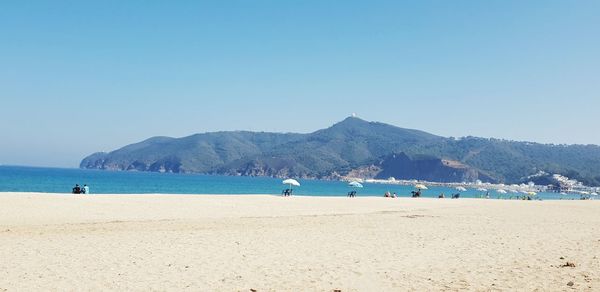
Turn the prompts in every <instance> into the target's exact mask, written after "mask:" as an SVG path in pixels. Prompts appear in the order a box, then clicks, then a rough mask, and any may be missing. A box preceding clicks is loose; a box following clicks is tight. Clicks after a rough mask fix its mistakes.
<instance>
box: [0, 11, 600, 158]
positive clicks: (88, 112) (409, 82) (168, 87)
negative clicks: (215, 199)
mask: <svg viewBox="0 0 600 292" xmlns="http://www.w3.org/2000/svg"><path fill="white" fill-rule="evenodd" d="M599 15H600V1H595V0H593V1H583V0H582V1H580V0H578V1H567V0H565V1H552V0H541V1H521V0H519V1H475V0H473V1H446V0H440V1H360V2H359V1H346V0H345V1H322V0H318V1H275V0H273V1H212V2H210V1H2V2H0V101H1V103H0V164H20V165H41V166H67V167H75V166H77V165H78V163H79V161H80V159H81V158H83V157H84V156H86V155H87V154H90V153H92V152H96V151H108V150H113V149H115V148H118V147H121V146H123V145H125V144H129V143H133V142H137V141H139V140H142V139H145V138H148V137H151V136H156V135H164V136H174V137H180V136H187V135H189V134H193V133H198V132H205V131H218V130H241V129H243V130H264V131H291V132H311V131H314V130H316V129H319V128H324V127H327V126H329V125H331V124H333V123H334V122H337V121H339V120H342V119H343V118H345V117H346V116H348V115H350V114H351V113H353V112H356V113H357V114H358V116H359V117H362V118H364V119H366V120H375V121H381V122H386V123H391V124H394V125H397V126H401V127H406V128H416V129H421V130H425V131H428V132H432V133H434V134H438V135H443V136H466V135H474V136H482V137H498V138H507V139H515V140H528V141H537V142H554V143H581V144H600V134H599V130H598V126H599V125H600V114H599V112H600V17H599Z"/></svg>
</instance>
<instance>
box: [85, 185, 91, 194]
mask: <svg viewBox="0 0 600 292" xmlns="http://www.w3.org/2000/svg"><path fill="white" fill-rule="evenodd" d="M83 193H84V194H89V193H90V187H88V185H85V184H84V185H83Z"/></svg>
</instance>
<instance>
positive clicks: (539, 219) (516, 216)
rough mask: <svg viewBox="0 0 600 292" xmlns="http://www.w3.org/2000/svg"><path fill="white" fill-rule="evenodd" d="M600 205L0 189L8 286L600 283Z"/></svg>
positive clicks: (585, 286)
mask: <svg viewBox="0 0 600 292" xmlns="http://www.w3.org/2000/svg"><path fill="white" fill-rule="evenodd" d="M599 212H600V202H599V201H570V200H565V201H520V200H482V199H459V200H451V199H446V200H439V199H430V198H419V199H412V198H397V199H390V198H383V197H358V198H352V199H351V198H346V197H312V196H310V197H309V196H307V197H302V196H294V197H291V198H283V197H280V196H273V195H202V196H193V195H171V194H168V195H167V194H131V195H70V194H69V195H66V194H65V195H61V194H45V193H0V258H2V259H3V261H1V262H0V273H2V274H3V276H2V277H0V291H4V290H3V289H5V290H7V291H14V290H31V289H33V290H40V289H43V290H46V289H47V290H72V289H74V287H78V289H84V290H100V289H102V290H134V291H142V290H198V289H201V290H227V291H249V289H256V290H258V291H273V290H277V291H281V290H284V291H288V290H289V291H298V290H316V291H332V290H334V289H340V290H342V291H366V290H460V289H467V290H492V291H494V290H535V289H539V290H565V289H569V288H573V289H575V290H579V291H582V290H583V291H593V290H597V289H600V216H598V215H597V214H598V213H599ZM561 258H562V259H561ZM567 261H568V262H572V263H574V264H575V267H562V265H565V264H566V262H567ZM570 281H572V282H573V283H574V284H573V286H567V283H568V282H570Z"/></svg>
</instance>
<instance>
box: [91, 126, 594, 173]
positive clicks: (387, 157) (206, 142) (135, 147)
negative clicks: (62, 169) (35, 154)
mask: <svg viewBox="0 0 600 292" xmlns="http://www.w3.org/2000/svg"><path fill="white" fill-rule="evenodd" d="M80 167H81V168H92V169H107V170H137V171H158V172H185V173H205V174H225V175H250V176H277V177H300V178H339V177H341V176H355V177H365V178H369V177H375V178H387V177H390V176H393V177H395V178H397V179H426V180H430V181H447V182H451V181H458V182H460V181H474V180H477V179H480V180H483V181H489V182H503V183H519V182H523V181H525V180H527V179H528V178H529V177H530V176H532V175H534V174H537V173H539V172H540V171H544V172H548V173H559V174H562V175H565V176H568V177H571V178H576V179H578V180H580V181H583V182H584V183H586V184H588V185H600V147H599V146H595V145H553V144H539V143H530V142H515V141H507V140H499V139H484V138H477V137H465V138H461V139H454V138H445V137H440V136H436V135H432V134H429V133H426V132H422V131H418V130H410V129H403V128H398V127H395V126H391V125H387V124H383V123H377V122H367V121H364V120H361V119H358V118H353V117H350V118H347V119H345V120H343V121H342V122H339V123H337V124H335V125H333V126H331V127H329V128H327V129H323V130H319V131H316V132H313V133H310V134H289V133H286V134H283V133H265V132H258V133H255V132H243V131H235V132H215V133H205V134H196V135H192V136H188V137H183V138H169V137H154V138H150V139H148V140H145V141H142V142H140V143H136V144H132V145H128V146H125V147H123V148H121V149H118V150H115V151H112V152H110V153H95V154H92V155H90V156H88V157H86V158H85V159H83V161H82V162H81V165H80Z"/></svg>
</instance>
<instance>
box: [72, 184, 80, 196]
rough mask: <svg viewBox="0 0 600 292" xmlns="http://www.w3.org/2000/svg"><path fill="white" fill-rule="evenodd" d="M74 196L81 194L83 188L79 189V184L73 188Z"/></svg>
mask: <svg viewBox="0 0 600 292" xmlns="http://www.w3.org/2000/svg"><path fill="white" fill-rule="evenodd" d="M73 194H81V188H80V187H79V184H75V187H74V188H73Z"/></svg>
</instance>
